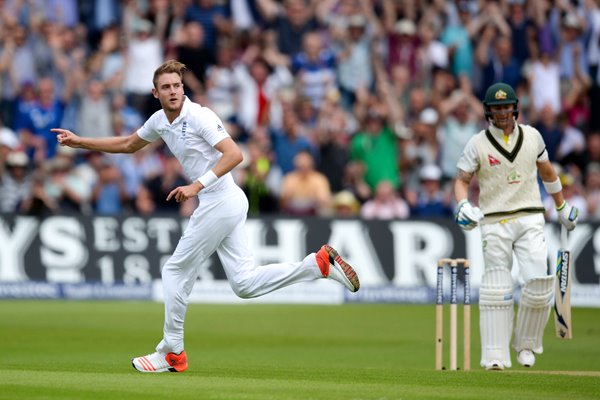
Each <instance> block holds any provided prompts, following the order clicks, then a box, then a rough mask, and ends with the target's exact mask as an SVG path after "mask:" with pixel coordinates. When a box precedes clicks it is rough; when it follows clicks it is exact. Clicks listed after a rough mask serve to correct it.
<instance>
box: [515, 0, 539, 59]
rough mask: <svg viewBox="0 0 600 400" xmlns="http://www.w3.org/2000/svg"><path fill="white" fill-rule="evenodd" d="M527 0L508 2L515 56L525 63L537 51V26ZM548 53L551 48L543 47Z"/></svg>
mask: <svg viewBox="0 0 600 400" xmlns="http://www.w3.org/2000/svg"><path fill="white" fill-rule="evenodd" d="M526 7H527V4H526V1H525V0H510V1H509V2H508V21H507V22H508V25H509V26H510V31H511V39H512V47H513V53H514V56H515V58H516V59H517V61H518V63H519V64H520V65H524V64H525V63H526V62H527V60H528V59H529V58H530V57H531V55H532V54H533V53H534V52H536V51H537V44H536V36H537V28H536V26H535V22H534V21H533V19H532V18H531V16H530V15H528V14H527V10H526ZM541 50H542V52H546V53H548V51H549V49H541Z"/></svg>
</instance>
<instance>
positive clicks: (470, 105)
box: [440, 89, 483, 180]
mask: <svg viewBox="0 0 600 400" xmlns="http://www.w3.org/2000/svg"><path fill="white" fill-rule="evenodd" d="M440 115H441V127H440V133H441V138H440V141H441V152H440V153H441V154H440V166H441V168H442V175H443V177H444V180H448V179H452V178H453V177H454V176H455V175H456V164H457V162H458V159H459V157H460V154H461V153H462V149H464V148H465V145H466V144H467V142H468V141H469V139H471V137H472V136H473V135H475V134H477V133H478V132H479V130H480V129H479V121H480V120H481V119H482V118H483V107H482V106H481V103H480V102H479V100H477V98H475V96H473V95H472V94H471V93H468V92H466V91H463V90H461V89H457V90H455V91H453V92H452V95H451V96H450V97H448V98H447V99H445V100H443V101H442V102H441V104H440Z"/></svg>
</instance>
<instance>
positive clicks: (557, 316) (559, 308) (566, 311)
mask: <svg viewBox="0 0 600 400" xmlns="http://www.w3.org/2000/svg"><path fill="white" fill-rule="evenodd" d="M567 240H568V237H567V228H565V227H564V226H561V230H560V249H559V250H558V257H557V259H556V280H555V283H554V285H555V286H554V327H555V329H556V336H557V337H558V338H560V339H572V338H573V326H572V325H571V252H570V251H569V250H568V249H567Z"/></svg>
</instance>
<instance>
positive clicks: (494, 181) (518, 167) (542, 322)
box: [454, 83, 578, 370]
mask: <svg viewBox="0 0 600 400" xmlns="http://www.w3.org/2000/svg"><path fill="white" fill-rule="evenodd" d="M518 104H519V100H518V99H517V96H516V94H515V91H514V90H513V88H512V87H511V86H510V85H507V84H505V83H496V84H494V85H492V86H490V87H489V88H488V89H487V91H486V93H485V98H484V99H483V107H484V112H485V117H486V119H487V121H488V122H489V127H488V129H486V130H482V131H481V132H479V133H478V134H477V135H475V136H473V137H472V138H471V139H470V140H469V142H468V143H467V145H466V146H465V149H464V151H463V153H462V155H461V157H460V159H459V161H458V164H457V167H458V175H457V178H456V181H455V185H454V194H455V197H456V201H457V203H458V204H457V208H456V214H455V220H456V222H457V223H458V225H459V226H460V227H461V228H462V229H464V230H466V231H469V230H472V229H473V228H475V227H476V226H478V225H480V229H481V239H482V246H483V258H484V263H485V265H484V272H483V277H482V282H481V287H480V290H479V311H480V331H481V366H482V367H483V368H485V369H487V370H503V369H504V368H510V367H511V355H510V349H509V344H510V342H511V336H512V335H513V320H514V307H513V285H514V283H513V280H512V275H511V269H512V264H513V254H514V256H515V257H516V258H517V259H518V261H519V266H520V279H521V282H524V283H523V286H522V288H521V299H520V303H519V309H518V313H517V320H516V326H515V329H514V338H513V341H512V347H513V349H514V350H515V351H516V352H517V361H518V362H519V363H520V364H521V365H523V366H525V367H532V366H533V365H534V363H535V354H541V353H542V352H543V346H542V336H543V333H544V327H545V326H546V323H547V321H548V317H549V315H550V309H551V304H552V298H553V292H554V275H553V274H551V273H549V271H548V265H547V254H548V251H547V247H546V239H545V237H544V222H545V221H544V207H543V205H542V200H541V195H540V190H539V187H538V182H537V176H538V172H539V175H540V177H541V179H542V183H543V185H544V188H545V189H546V192H547V193H548V194H549V195H550V196H552V198H553V200H554V203H555V205H556V210H557V212H558V217H559V221H560V223H561V224H562V225H564V226H565V227H566V228H567V229H568V230H573V229H574V228H575V226H576V225H577V218H578V210H577V208H575V207H572V206H571V205H569V204H568V203H567V202H566V201H565V199H564V197H563V194H562V186H561V183H560V180H559V178H558V175H557V173H556V171H555V170H554V167H553V166H552V164H551V163H550V161H549V159H548V152H547V151H546V145H545V143H544V140H543V138H542V136H541V134H540V133H539V132H538V131H537V130H536V129H535V128H533V127H531V126H529V125H522V124H519V123H517V118H518V116H519V108H518ZM475 175H476V176H477V179H478V182H479V189H480V194H479V207H476V206H474V205H473V204H471V203H470V202H469V199H468V194H469V184H470V182H471V179H472V178H473V176H475Z"/></svg>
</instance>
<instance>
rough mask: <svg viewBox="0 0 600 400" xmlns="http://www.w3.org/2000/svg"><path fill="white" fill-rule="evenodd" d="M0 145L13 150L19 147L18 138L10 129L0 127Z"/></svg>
mask: <svg viewBox="0 0 600 400" xmlns="http://www.w3.org/2000/svg"><path fill="white" fill-rule="evenodd" d="M0 146H6V147H8V148H9V149H11V150H14V149H16V148H17V147H19V139H17V135H15V133H14V132H13V131H12V130H10V129H8V128H0Z"/></svg>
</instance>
